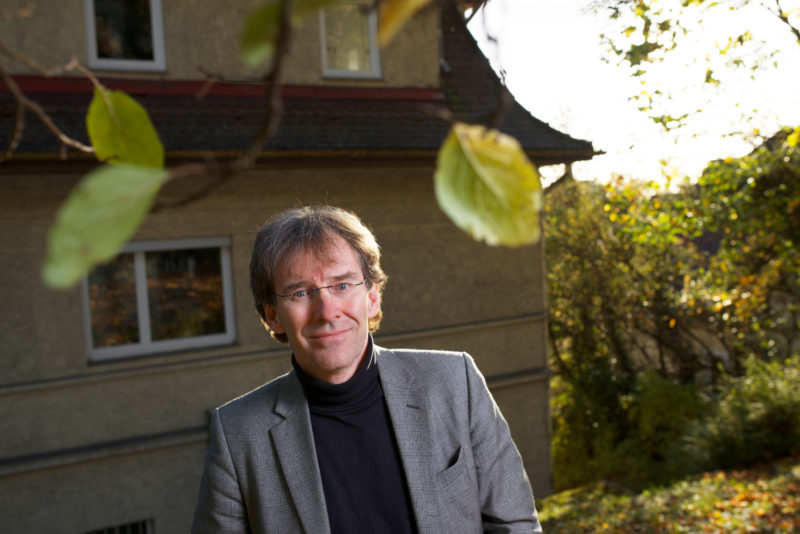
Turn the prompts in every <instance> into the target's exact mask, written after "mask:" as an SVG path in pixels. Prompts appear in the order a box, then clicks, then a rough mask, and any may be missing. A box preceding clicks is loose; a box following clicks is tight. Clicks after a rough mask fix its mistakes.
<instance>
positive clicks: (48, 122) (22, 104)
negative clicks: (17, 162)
mask: <svg viewBox="0 0 800 534" xmlns="http://www.w3.org/2000/svg"><path fill="white" fill-rule="evenodd" d="M0 42H1V41H0ZM0 78H2V79H3V82H4V83H5V84H6V87H8V90H9V92H10V93H11V96H12V97H13V98H14V101H15V102H16V103H17V119H16V121H15V123H14V131H13V133H12V136H11V143H10V144H9V146H8V149H7V150H6V152H5V153H4V155H3V159H8V158H10V157H11V154H12V153H13V151H14V150H16V147H17V146H18V144H19V139H20V137H22V128H23V127H24V117H22V118H21V117H20V115H21V114H22V115H24V109H29V110H31V111H32V112H33V113H34V114H35V115H36V116H37V117H39V120H40V121H42V123H43V124H44V125H45V126H46V127H47V129H48V130H50V131H51V132H52V133H53V135H55V136H56V137H57V138H58V140H59V141H61V143H62V145H66V146H71V147H72V148H75V149H78V150H80V151H81V152H86V153H88V154H92V153H94V148H92V147H90V146H87V145H84V144H83V143H81V142H80V141H78V140H76V139H73V138H72V137H70V136H68V135H67V134H65V133H64V132H62V131H61V130H60V129H59V128H58V126H56V124H55V123H54V122H53V120H52V119H51V118H50V115H48V114H47V112H46V111H45V110H44V108H42V106H40V105H39V104H37V103H36V102H34V101H33V100H31V99H30V98H28V97H27V96H25V94H24V93H23V92H22V91H21V90H20V88H19V86H18V85H17V82H15V81H14V78H12V77H11V75H10V74H9V73H8V72H6V70H5V69H3V68H2V67H0ZM20 108H22V110H23V111H22V112H21V111H20Z"/></svg>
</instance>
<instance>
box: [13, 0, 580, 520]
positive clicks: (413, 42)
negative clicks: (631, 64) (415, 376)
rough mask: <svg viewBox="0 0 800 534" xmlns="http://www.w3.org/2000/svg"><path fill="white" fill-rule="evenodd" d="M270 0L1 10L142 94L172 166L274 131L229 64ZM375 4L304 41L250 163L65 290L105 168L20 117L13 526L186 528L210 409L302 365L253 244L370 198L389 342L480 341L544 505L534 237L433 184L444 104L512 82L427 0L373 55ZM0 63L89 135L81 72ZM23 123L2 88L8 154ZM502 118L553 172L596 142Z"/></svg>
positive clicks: (166, 197)
mask: <svg viewBox="0 0 800 534" xmlns="http://www.w3.org/2000/svg"><path fill="white" fill-rule="evenodd" d="M256 3H257V2H255V0H236V1H231V2H225V3H222V2H203V3H197V2H190V1H189V0H171V1H170V2H162V1H161V0H150V1H149V2H147V1H141V2H131V1H128V2H121V1H100V0H85V1H84V2H83V5H81V4H80V3H74V2H72V3H67V2H58V3H52V2H51V3H47V5H46V6H45V5H44V3H39V4H40V7H39V9H38V10H36V11H35V12H34V13H33V15H32V16H31V17H30V18H25V19H16V20H9V19H8V18H6V20H2V21H0V36H2V37H0V39H2V40H3V41H4V42H5V43H6V44H7V45H9V46H10V47H11V48H13V49H15V50H19V51H22V52H25V53H26V54H29V55H30V56H31V57H33V58H34V59H36V60H37V61H38V62H40V63H41V64H45V65H50V64H60V63H65V62H66V61H67V60H68V59H69V58H70V57H72V56H75V57H77V58H78V59H79V60H80V61H81V62H82V63H83V64H86V65H88V66H89V67H90V68H91V69H92V70H93V71H94V72H95V73H96V74H97V75H98V76H99V77H101V79H102V80H103V81H104V83H105V84H106V85H107V86H108V87H110V88H116V89H122V90H125V91H126V92H128V93H129V94H131V95H132V96H133V97H134V98H136V99H137V100H138V101H139V102H140V103H141V104H142V105H144V107H145V108H146V109H147V110H148V111H149V113H150V115H151V117H152V120H153V122H154V124H155V126H156V128H157V130H158V132H159V135H160V136H161V140H162V142H163V143H164V145H165V148H166V153H167V163H168V165H174V164H179V163H182V162H187V161H195V160H198V159H208V160H225V159H226V158H231V157H232V156H233V155H234V154H236V153H237V151H239V150H241V149H242V148H243V147H245V146H247V144H248V142H249V140H250V139H251V138H252V136H253V135H254V133H255V132H256V131H257V130H258V129H259V127H260V125H261V121H262V115H263V109H264V96H263V95H264V92H265V88H264V86H263V84H261V83H259V80H261V79H262V77H263V74H264V73H263V72H258V71H254V70H248V69H246V68H244V67H243V66H242V64H241V62H240V61H239V59H238V57H237V53H236V48H237V42H238V31H239V28H241V26H242V22H243V20H244V17H245V15H246V13H247V12H248V10H249V9H250V8H251V7H252V6H253V5H255V4H256ZM360 3H361V2H360V0H354V1H353V3H352V4H353V5H351V6H349V8H342V9H341V10H339V11H336V12H329V13H326V14H319V15H318V16H317V15H316V14H315V15H312V16H310V17H308V18H307V19H306V20H305V21H304V22H303V24H302V25H301V26H300V27H298V29H297V30H296V33H295V36H294V43H295V46H294V47H293V48H292V49H291V52H290V54H289V57H288V60H287V73H286V77H285V81H286V84H285V86H284V87H283V90H282V102H283V107H284V116H283V119H282V121H281V123H280V127H279V130H278V132H277V135H276V136H275V137H273V138H272V139H271V140H270V141H269V142H268V144H267V145H266V146H265V147H264V151H263V154H262V157H261V158H260V159H259V160H258V163H257V165H256V166H255V168H253V169H251V170H248V171H245V172H242V173H240V174H237V175H236V176H233V177H231V178H230V179H228V180H226V181H225V182H224V183H223V184H222V185H220V186H219V187H216V188H215V189H214V190H213V191H212V192H211V193H209V194H206V195H200V198H198V199H195V200H193V201H191V202H188V200H189V199H190V198H191V197H192V196H194V194H195V193H197V192H199V191H203V188H204V187H205V186H206V185H208V184H207V181H209V180H211V179H212V178H206V179H192V180H187V181H178V182H175V183H172V184H170V185H168V186H167V188H166V189H165V190H164V191H163V192H162V194H161V195H160V197H159V205H160V206H161V208H160V209H157V210H156V211H155V212H154V213H152V214H151V215H149V216H148V218H147V220H146V221H145V223H144V225H143V226H142V227H141V228H140V230H139V231H138V233H137V235H136V236H135V238H134V239H133V240H132V241H131V243H130V244H129V245H128V246H127V247H126V249H125V251H124V254H122V255H121V256H120V257H119V258H118V259H117V260H115V261H114V262H112V263H111V264H109V265H108V266H105V267H102V268H100V269H98V270H97V271H95V272H94V273H93V274H92V275H91V276H89V277H88V278H87V280H85V281H84V282H83V283H82V284H81V285H80V286H78V287H76V288H74V289H72V290H68V291H54V290H51V289H48V288H47V287H45V286H44V285H43V284H42V282H41V281H40V274H39V272H40V267H41V264H42V261H43V258H44V254H45V249H46V240H47V230H48V227H49V225H50V224H51V222H52V221H53V218H54V216H55V213H56V210H57V208H58V206H59V205H60V203H61V202H62V201H63V200H64V198H65V196H66V195H67V193H68V192H69V191H70V189H71V188H72V187H73V186H74V185H75V184H76V183H77V181H78V180H79V179H80V177H81V176H83V175H84V174H86V173H87V172H88V171H90V170H91V169H92V168H94V167H95V166H96V165H97V163H96V162H95V161H94V160H93V159H91V158H90V157H87V156H85V155H82V154H80V153H78V152H76V151H73V150H69V151H66V154H67V156H68V157H67V158H66V160H64V159H61V155H63V154H64V152H65V151H64V150H63V149H62V147H61V146H60V144H59V141H58V140H57V139H56V138H55V136H54V135H53V134H52V133H51V132H50V131H48V130H47V129H46V128H45V127H44V126H43V125H42V123H41V122H40V121H39V120H38V119H37V118H36V117H35V115H34V114H33V113H30V112H29V113H27V115H26V121H25V125H26V127H25V130H24V135H23V137H22V138H21V139H20V141H19V146H18V148H17V150H16V153H15V154H14V157H13V158H12V159H10V160H7V161H4V162H2V163H0V181H2V184H3V193H2V195H0V270H2V273H3V276H2V286H1V287H2V296H3V307H2V311H1V312H0V314H1V315H0V339H2V340H3V343H2V347H0V421H2V422H0V436H1V437H0V516H2V517H3V530H4V531H7V532H68V533H85V532H118V531H119V532H122V530H114V529H116V528H118V527H119V528H121V527H123V526H128V527H130V528H131V529H134V528H137V529H139V530H138V531H139V532H154V531H157V532H159V533H172V532H185V531H187V530H188V528H189V525H190V522H191V517H192V512H193V508H194V504H195V498H196V493H197V488H198V484H199V479H200V473H201V471H202V466H203V458H204V454H205V449H206V444H207V417H208V412H209V411H210V410H211V409H213V408H214V407H215V406H217V405H219V404H221V403H222V402H224V401H226V400H228V399H230V398H233V397H235V396H237V395H239V394H241V393H243V392H246V391H249V390H250V389H252V388H254V387H257V386H258V385H260V384H262V383H264V382H266V381H268V380H270V379H271V378H273V377H275V376H277V375H279V374H282V373H284V372H285V371H287V370H288V369H289V366H290V363H289V352H288V350H287V347H285V346H283V345H280V344H278V343H275V342H273V341H271V340H269V339H268V337H267V335H266V334H265V332H264V330H263V328H262V327H261V325H260V324H259V321H258V319H257V317H256V314H255V311H254V309H253V305H252V303H251V298H250V294H249V287H248V273H247V265H248V262H249V255H250V248H251V245H252V238H253V236H254V234H255V231H256V229H257V228H258V226H259V225H260V224H261V223H262V222H263V221H264V220H265V219H266V218H267V217H268V216H270V215H271V214H273V213H275V212H277V211H280V210H283V209H285V208H287V207H292V206H296V205H303V204H315V203H330V204H336V205H340V206H342V207H345V208H348V209H352V210H354V211H356V212H357V213H359V214H360V215H361V216H362V218H363V219H364V220H365V221H366V222H367V223H368V224H369V225H370V226H371V227H372V229H373V231H374V232H375V234H376V236H377V238H378V240H379V242H380V243H381V245H382V248H383V252H384V268H385V270H386V272H387V273H388V275H389V277H390V280H389V284H388V286H387V289H386V293H385V295H384V317H385V318H384V322H383V326H382V328H381V330H380V331H379V332H378V334H377V336H376V340H377V342H378V343H380V344H383V345H385V346H406V347H417V348H447V349H458V350H467V351H469V352H470V353H471V354H472V355H473V356H474V357H475V359H476V361H477V363H478V365H479V367H480V368H481V370H482V371H483V373H484V374H485V376H486V377H487V381H488V383H489V386H490V388H491V389H492V391H493V393H494V395H495V398H496V399H497V401H498V403H499V404H500V406H501V409H502V410H503V412H504V414H505V416H506V418H507V419H508V421H509V424H510V426H511V429H512V434H513V436H514V439H515V441H516V443H517V446H518V447H519V449H520V451H521V453H522V455H523V458H524V461H525V464H526V467H527V469H528V473H529V475H530V476H531V479H532V482H533V486H534V492H535V494H536V495H537V496H540V497H541V496H544V495H547V494H548V493H550V492H551V480H550V478H551V466H550V452H549V451H550V423H549V405H548V391H549V389H548V388H549V385H548V380H549V374H548V369H547V362H546V357H545V353H546V349H545V332H546V328H545V319H546V314H545V290H544V276H543V254H542V248H541V246H540V245H536V246H528V247H522V248H519V249H513V250H512V249H501V248H492V247H488V246H486V245H483V244H480V243H476V242H473V241H472V240H471V239H470V238H469V237H468V236H466V235H465V234H463V233H462V232H461V231H460V230H458V229H456V228H455V227H454V226H453V225H452V224H451V223H450V222H449V220H448V219H447V218H446V217H445V216H444V215H443V214H442V212H441V211H440V210H439V209H438V207H437V205H436V202H435V199H434V194H433V185H432V175H433V169H434V165H435V158H436V152H437V150H438V147H439V145H440V144H441V142H442V140H443V139H444V136H445V135H446V132H447V129H448V125H447V123H446V122H445V121H443V120H442V119H441V115H442V113H441V112H442V111H443V110H447V111H449V112H450V113H452V115H453V116H454V117H455V118H458V119H460V120H465V121H470V122H480V121H482V120H485V119H486V118H487V117H488V116H490V115H491V114H492V113H493V111H494V109H495V108H496V107H497V102H498V95H499V92H500V90H501V88H500V84H499V82H498V80H497V77H496V76H495V75H494V73H493V72H492V70H491V68H490V66H489V64H488V62H487V60H486V59H485V58H484V57H483V56H482V54H481V53H480V51H479V49H478V47H477V45H476V44H475V42H474V40H473V39H472V37H471V36H470V34H469V32H468V31H467V29H466V27H465V25H464V22H463V19H462V17H461V14H460V12H459V11H457V10H456V9H455V8H454V7H452V6H450V7H445V8H443V9H442V10H441V11H440V10H438V9H436V8H433V7H431V8H427V9H425V10H423V11H422V12H421V13H419V14H418V15H417V16H416V17H415V18H414V20H413V21H412V22H411V23H409V25H408V27H407V28H405V29H404V30H403V31H402V32H401V34H400V35H399V36H398V37H397V38H396V39H395V40H394V41H392V43H391V44H390V45H389V46H387V47H386V48H384V49H381V50H379V49H378V48H377V47H376V45H375V41H374V32H375V20H374V14H372V13H371V12H370V11H369V10H365V9H363V8H361V7H359V5H358V4H360ZM20 4H22V3H20ZM200 67H201V68H202V71H201V70H200V69H199V68H200ZM0 68H2V69H3V71H4V72H8V73H11V77H12V79H13V82H14V83H15V84H16V85H18V86H19V88H20V89H21V90H22V91H24V92H25V94H26V95H27V96H28V97H29V98H31V99H32V100H35V101H36V102H38V103H39V104H41V106H42V107H43V109H44V110H46V111H47V113H48V114H49V115H50V117H52V119H53V121H54V123H55V124H56V125H57V126H58V127H59V128H61V129H62V130H63V131H64V132H66V133H68V134H69V135H71V136H74V137H76V138H78V139H82V140H84V141H86V134H85V126H84V120H85V119H84V116H85V113H86V108H87V105H88V103H89V101H90V99H91V96H92V87H91V84H90V83H89V82H88V81H87V80H86V79H85V78H84V77H82V76H80V75H79V74H78V73H76V72H71V73H67V74H66V75H64V76H60V77H52V78H50V77H45V76H43V75H41V74H40V73H38V72H36V71H35V70H32V69H31V68H29V67H28V66H26V65H25V64H24V63H22V62H13V61H12V60H11V59H10V58H9V56H7V55H4V56H0ZM208 73H211V74H210V75H209V74H208ZM209 79H214V80H216V82H215V83H209V82H208V80H209ZM15 116H16V106H15V101H14V99H13V97H12V94H11V92H10V90H9V86H8V83H7V82H6V83H0V124H2V131H0V146H2V147H4V148H5V147H6V146H9V143H11V141H12V139H11V131H12V129H11V125H12V124H13V123H14V120H15ZM501 129H502V130H503V131H506V132H508V133H510V134H512V135H514V136H515V137H517V138H518V139H519V140H520V141H521V143H522V144H523V146H524V148H525V149H526V151H527V153H528V154H529V156H530V157H531V159H532V160H533V161H534V162H536V163H538V164H549V163H557V162H571V161H576V160H581V159H588V158H591V157H592V155H593V149H592V146H591V144H590V143H588V142H585V141H580V140H576V139H572V138H570V137H569V136H567V135H565V134H563V133H560V132H558V131H555V130H554V129H552V128H550V127H549V126H547V125H546V124H544V123H542V122H540V121H538V120H537V119H535V118H534V117H532V116H531V115H530V114H529V113H528V112H527V111H525V110H524V109H523V108H521V107H520V106H519V105H518V104H516V103H513V104H512V107H511V109H510V111H509V113H508V114H507V115H506V118H505V119H504V121H503V122H502V124H501ZM148 301H149V304H148ZM130 531H132V532H135V531H136V530H130Z"/></svg>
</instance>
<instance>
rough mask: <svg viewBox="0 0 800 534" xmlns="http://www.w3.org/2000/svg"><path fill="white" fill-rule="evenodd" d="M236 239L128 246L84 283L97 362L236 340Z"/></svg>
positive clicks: (88, 338)
mask: <svg viewBox="0 0 800 534" xmlns="http://www.w3.org/2000/svg"><path fill="white" fill-rule="evenodd" d="M230 246H231V242H230V238H202V239H183V240H170V241H142V242H134V243H130V244H128V245H127V246H126V247H124V248H123V250H122V252H121V253H120V254H119V255H118V256H117V257H116V258H115V259H114V260H112V261H111V262H109V263H107V264H105V265H101V266H99V267H97V268H95V269H94V270H93V271H92V272H91V273H90V274H89V276H87V277H86V278H85V279H84V284H83V292H84V299H83V300H84V315H85V324H86V328H85V330H86V331H85V335H86V344H87V347H89V359H90V360H91V361H103V360H113V359H119V358H124V357H129V356H138V355H145V354H154V353H163V352H172V351H179V350H190V349H200V348H205V347H209V346H215V345H225V344H231V343H233V342H234V341H235V322H234V314H233V281H232V276H231V257H230Z"/></svg>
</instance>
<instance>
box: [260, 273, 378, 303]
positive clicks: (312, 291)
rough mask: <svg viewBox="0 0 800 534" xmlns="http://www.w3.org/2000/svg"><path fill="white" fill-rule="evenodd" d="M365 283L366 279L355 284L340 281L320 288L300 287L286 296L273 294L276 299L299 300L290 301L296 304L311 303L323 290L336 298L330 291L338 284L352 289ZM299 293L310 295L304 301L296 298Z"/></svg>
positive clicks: (301, 298)
mask: <svg viewBox="0 0 800 534" xmlns="http://www.w3.org/2000/svg"><path fill="white" fill-rule="evenodd" d="M366 283H367V279H366V278H365V279H363V280H362V281H360V282H355V283H354V282H345V281H341V282H336V283H335V284H331V285H329V286H320V287H314V286H311V287H301V288H299V289H298V290H297V291H295V292H293V293H289V294H288V295H281V294H280V293H274V295H275V296H276V297H281V298H284V299H292V298H299V299H300V300H295V301H292V302H297V303H302V302H311V299H313V298H314V297H315V296H316V295H319V292H320V291H322V290H323V289H327V290H328V292H329V293H330V294H331V295H333V296H334V297H336V296H338V295H336V294H335V293H332V292H331V290H332V288H334V287H336V286H338V285H339V284H348V285H349V286H350V288H354V287H358V286H363V285H366ZM300 291H308V292H309V293H310V294H309V295H308V298H307V299H306V298H303V297H297V296H296V295H297V293H299V292H300Z"/></svg>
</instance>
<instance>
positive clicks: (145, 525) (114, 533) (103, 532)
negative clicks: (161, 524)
mask: <svg viewBox="0 0 800 534" xmlns="http://www.w3.org/2000/svg"><path fill="white" fill-rule="evenodd" d="M153 523H154V521H153V520H152V519H146V520H144V521H136V522H134V523H127V524H125V525H117V526H115V527H106V528H100V529H97V530H92V531H91V532H87V533H86V534H153V533H154V532H155V529H154V528H153Z"/></svg>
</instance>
